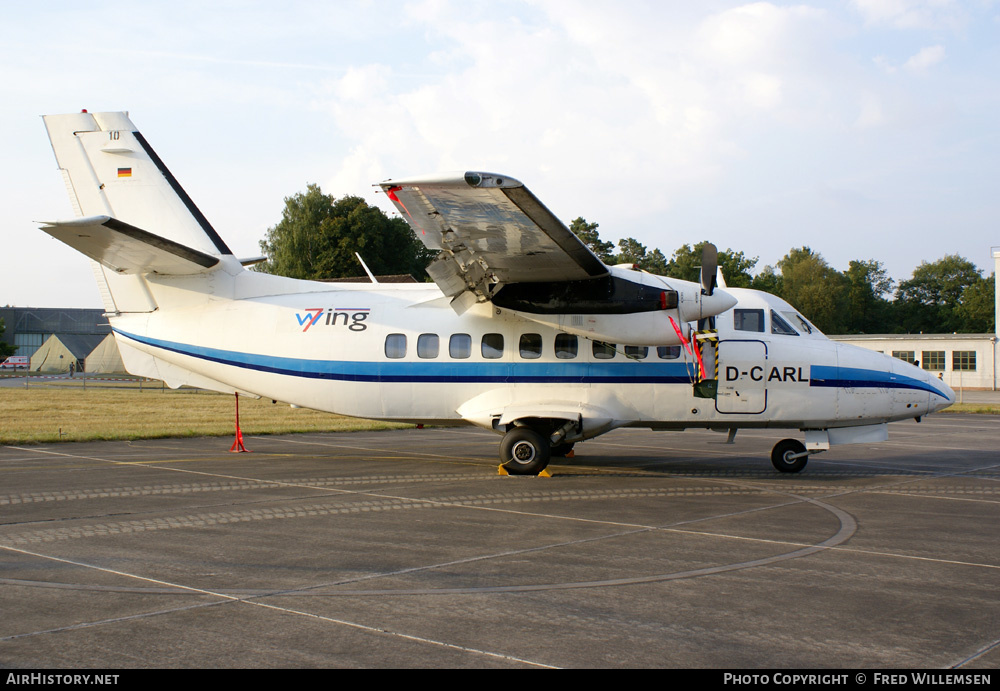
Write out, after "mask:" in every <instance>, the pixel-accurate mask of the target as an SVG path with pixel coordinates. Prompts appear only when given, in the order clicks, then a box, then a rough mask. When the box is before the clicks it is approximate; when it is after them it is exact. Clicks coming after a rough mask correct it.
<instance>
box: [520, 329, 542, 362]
mask: <svg viewBox="0 0 1000 691" xmlns="http://www.w3.org/2000/svg"><path fill="white" fill-rule="evenodd" d="M518 349H519V350H520V352H521V357H523V358H524V359H525V360H537V359H538V358H540V357H541V356H542V336H541V334H521V342H520V343H519V344H518Z"/></svg>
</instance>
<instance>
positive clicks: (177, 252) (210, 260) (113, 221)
mask: <svg viewBox="0 0 1000 691" xmlns="http://www.w3.org/2000/svg"><path fill="white" fill-rule="evenodd" d="M101 225H103V226H104V227H106V228H110V229H111V230H113V231H115V232H116V233H121V234H122V235H126V236H128V237H130V238H132V239H133V240H138V241H139V242H143V243H145V244H147V245H150V246H152V247H156V248H157V249H161V250H163V251H164V252H169V253H170V254H172V255H174V256H175V257H180V258H181V259H184V260H185V261H189V262H192V263H194V264H197V265H198V266H203V267H205V268H206V269H210V268H212V267H213V266H215V265H216V264H218V263H219V258H218V257H213V256H212V255H210V254H205V253H204V252H199V251H198V250H195V249H191V248H190V247H187V246H185V245H182V244H180V243H179V242H174V241H173V240H168V239H167V238H163V237H160V236H159V235H156V234H154V233H150V232H149V231H148V230H143V229H142V228H136V227H135V226H130V225H129V224H128V223H125V222H124V221H119V220H118V219H117V218H109V219H108V220H106V221H105V222H104V223H102V224H101Z"/></svg>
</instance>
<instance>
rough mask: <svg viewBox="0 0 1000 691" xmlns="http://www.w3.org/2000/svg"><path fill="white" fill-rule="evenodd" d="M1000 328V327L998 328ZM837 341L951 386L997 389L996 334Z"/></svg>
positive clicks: (998, 319) (999, 349)
mask: <svg viewBox="0 0 1000 691" xmlns="http://www.w3.org/2000/svg"><path fill="white" fill-rule="evenodd" d="M993 262H994V264H995V265H996V275H997V276H998V277H1000V249H996V250H994V251H993ZM995 300H996V306H995V310H996V312H995V320H994V324H996V325H1000V288H998V289H997V290H996V296H995ZM998 330H1000V329H998ZM830 338H831V339H832V340H834V341H840V342H842V343H850V344H851V345H856V346H860V347H862V348H868V349H869V350H877V351H879V352H880V353H885V354H886V355H892V356H893V357H897V358H899V359H900V360H906V361H907V362H912V363H914V364H915V365H917V366H918V367H921V368H923V369H925V370H927V371H929V372H937V373H938V374H939V375H940V378H941V379H943V380H944V382H945V383H946V384H948V386H950V387H951V388H953V389H955V391H959V390H960V389H988V390H991V391H996V390H997V388H998V386H1000V379H998V378H997V355H998V354H1000V345H998V343H997V340H998V339H997V334H995V333H994V334H884V335H860V336H830Z"/></svg>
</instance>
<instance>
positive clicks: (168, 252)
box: [41, 216, 219, 276]
mask: <svg viewBox="0 0 1000 691" xmlns="http://www.w3.org/2000/svg"><path fill="white" fill-rule="evenodd" d="M41 229H42V230H43V231H45V232H46V233H48V234H49V235H51V236H52V237H54V238H55V239H57V240H59V241H61V242H64V243H66V244H67V245H69V246H70V247H72V248H73V249H75V250H77V251H78V252H81V253H83V254H85V255H87V256H88V257H90V258H91V259H93V260H94V261H97V262H99V263H101V264H103V265H104V266H106V267H108V268H109V269H111V270H112V271H114V272H116V273H119V274H146V273H156V274H163V275H174V276H183V275H190V274H198V273H202V272H204V271H207V270H209V269H211V268H213V267H214V266H215V265H216V264H218V263H219V258H218V257H214V256H212V255H210V254H205V253H204V252H201V251H199V250H196V249H192V248H190V247H187V246H185V245H182V244H180V243H178V242H174V241H173V240H168V239H167V238H163V237H160V236H159V235H156V234H154V233H150V232H149V231H146V230H143V229H141V228H136V227H135V226H131V225H129V224H128V223H123V222H122V221H119V220H117V219H115V218H111V217H110V216H88V217H86V218H78V219H74V220H72V221H54V222H51V223H45V224H44V225H42V226H41Z"/></svg>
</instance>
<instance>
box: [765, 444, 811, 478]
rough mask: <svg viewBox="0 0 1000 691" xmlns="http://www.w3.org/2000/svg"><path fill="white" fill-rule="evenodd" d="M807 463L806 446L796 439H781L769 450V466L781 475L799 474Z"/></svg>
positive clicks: (807, 453)
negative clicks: (781, 473)
mask: <svg viewBox="0 0 1000 691" xmlns="http://www.w3.org/2000/svg"><path fill="white" fill-rule="evenodd" d="M808 461H809V452H808V451H806V445H805V444H803V443H802V442H800V441H799V440H798V439H782V440H781V441H779V442H778V443H777V444H775V445H774V448H773V449H772V450H771V465H773V466H774V467H775V468H776V469H778V470H780V471H781V472H783V473H800V472H802V469H803V468H805V467H806V463H807V462H808Z"/></svg>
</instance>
